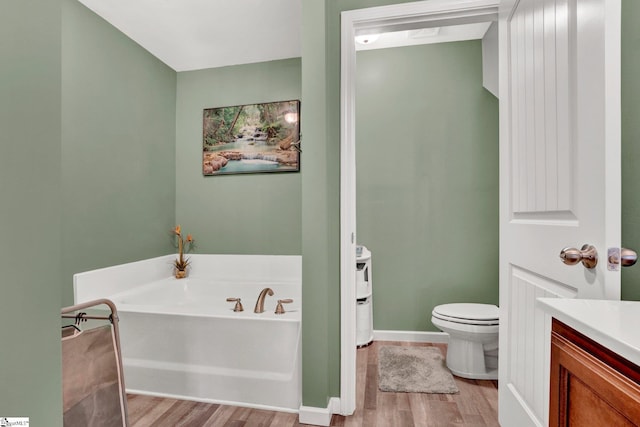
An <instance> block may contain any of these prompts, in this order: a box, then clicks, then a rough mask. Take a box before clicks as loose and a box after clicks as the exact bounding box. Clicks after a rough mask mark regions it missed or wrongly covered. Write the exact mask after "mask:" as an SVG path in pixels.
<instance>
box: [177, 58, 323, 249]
mask: <svg viewBox="0 0 640 427" xmlns="http://www.w3.org/2000/svg"><path fill="white" fill-rule="evenodd" d="M300 86H301V82H300V59H299V58H295V59H286V60H280V61H271V62H262V63H257V64H248V65H238V66H232V67H222V68H215V69H208V70H201V71H191V72H181V73H178V85H177V87H178V89H177V111H176V131H177V137H176V148H175V150H176V207H175V209H176V218H177V222H178V223H179V224H181V225H182V227H183V229H184V230H185V231H186V232H188V233H192V234H193V236H194V237H195V239H196V245H197V247H196V248H195V251H196V252H198V253H219V254H277V255H299V254H300V253H301V221H302V219H301V202H300V200H301V178H300V174H299V173H294V172H291V173H268V174H246V175H219V176H208V177H205V176H203V175H202V110H203V109H205V108H211V107H225V106H233V105H243V104H255V103H261V102H270V101H284V100H290V99H300V94H301V88H300ZM303 120H304V118H303ZM302 149H303V151H304V150H305V142H304V141H303V142H302ZM304 158H305V154H302V157H301V159H302V160H301V165H302V166H301V168H302V169H304V168H305V167H306V164H305V163H304ZM307 158H308V157H307ZM309 163H312V162H309Z"/></svg>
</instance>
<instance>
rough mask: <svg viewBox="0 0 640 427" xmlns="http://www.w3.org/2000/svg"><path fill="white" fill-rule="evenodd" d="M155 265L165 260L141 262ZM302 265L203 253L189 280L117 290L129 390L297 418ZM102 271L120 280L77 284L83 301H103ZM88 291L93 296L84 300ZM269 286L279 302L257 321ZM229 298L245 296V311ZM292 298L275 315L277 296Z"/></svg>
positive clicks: (272, 300) (293, 260)
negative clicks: (100, 291)
mask: <svg viewBox="0 0 640 427" xmlns="http://www.w3.org/2000/svg"><path fill="white" fill-rule="evenodd" d="M230 257H233V258H230ZM172 259H173V257H169V258H168V260H169V262H170V261H171V260H172ZM149 261H153V262H152V264H154V265H155V268H158V266H161V267H160V268H162V266H164V264H166V263H167V257H162V258H160V259H159V258H156V259H154V260H147V261H144V262H143V263H148V262H149ZM160 261H162V262H160ZM299 261H300V260H299V257H263V256H246V255H245V256H232V255H199V256H194V258H192V269H191V271H190V276H189V277H188V278H186V279H179V280H178V279H175V278H173V277H166V275H165V277H164V278H160V279H158V278H157V277H152V278H151V280H150V281H148V282H146V283H143V284H139V285H136V286H128V287H127V288H126V289H123V288H124V287H123V286H115V287H114V289H112V290H115V291H116V292H112V293H109V294H107V295H104V297H107V298H109V299H111V300H112V301H113V302H114V303H115V304H116V306H117V308H118V314H119V317H120V340H121V345H122V356H123V364H124V374H125V385H126V387H127V391H129V392H132V393H141V394H151V395H160V396H171V397H177V398H183V399H190V400H198V401H205V402H214V403H225V404H233V405H240V406H249V407H257V408H266V409H277V410H284V411H290V412H296V411H297V410H298V408H299V406H300V403H301V390H302V389H301V363H300V345H301V341H300V338H301V330H300V320H301V312H300V308H301V301H300V296H301V291H300V276H299V273H300V262H299ZM134 264H135V263H134ZM287 265H289V267H290V268H291V269H293V270H290V269H289V268H288V267H287ZM131 266H132V264H127V265H125V266H116V267H110V269H113V268H117V267H122V268H123V271H125V270H127V269H128V268H131ZM239 266H241V267H242V268H238V267H239ZM148 267H149V266H148V265H146V266H144V268H148ZM101 271H102V272H103V273H108V274H107V276H108V275H110V274H111V275H112V274H113V273H114V272H113V271H109V272H105V271H103V270H96V271H94V272H88V273H82V275H84V276H82V277H77V278H76V280H74V282H75V285H74V286H75V289H76V299H77V300H78V299H79V300H82V299H83V298H89V299H93V298H94V297H95V296H96V295H93V294H94V293H95V292H98V291H97V288H98V287H99V286H96V283H100V282H103V280H102V278H99V277H97V276H95V274H96V273H99V272H101ZM92 274H94V276H93V279H94V280H91V275H92ZM77 276H80V275H77ZM104 276H105V275H104V274H103V275H102V277H104ZM127 276H128V275H127ZM134 276H138V275H136V274H134ZM213 276H219V277H213ZM114 280H115V281H118V280H117V279H116V278H114V277H109V280H106V281H104V282H110V283H113V281H114ZM122 280H125V281H126V280H128V279H126V278H122ZM137 280H138V281H140V279H139V278H138V279H137ZM83 285H84V286H86V288H85V290H86V291H87V292H84V293H85V294H88V295H84V296H83V295H82V294H83V292H82V289H83V287H84V286H83ZM265 287H269V288H271V289H272V290H273V291H274V295H273V296H267V297H266V299H265V304H264V308H265V312H264V313H261V314H256V313H254V312H253V309H254V305H255V303H256V299H257V297H258V294H259V293H260V291H261V290H262V289H264V288H265ZM106 292H109V290H106ZM228 297H234V298H237V297H239V298H241V299H242V303H243V305H244V311H243V312H234V311H233V307H234V303H230V302H226V298H228ZM285 298H292V299H293V300H294V302H293V303H291V304H285V306H284V307H285V310H286V313H285V314H282V315H276V314H275V313H274V311H275V307H276V302H277V299H285ZM77 302H81V301H77Z"/></svg>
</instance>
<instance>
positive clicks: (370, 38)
mask: <svg viewBox="0 0 640 427" xmlns="http://www.w3.org/2000/svg"><path fill="white" fill-rule="evenodd" d="M379 37H380V34H365V35H362V36H356V43H359V44H371V43H374V42H375V41H376V40H378V38H379Z"/></svg>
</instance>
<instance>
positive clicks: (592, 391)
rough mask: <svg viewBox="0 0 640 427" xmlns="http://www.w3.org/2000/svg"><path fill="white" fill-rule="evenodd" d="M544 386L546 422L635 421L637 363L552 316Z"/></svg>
mask: <svg viewBox="0 0 640 427" xmlns="http://www.w3.org/2000/svg"><path fill="white" fill-rule="evenodd" d="M629 327H630V328H637V327H638V326H637V325H629ZM550 386H551V390H550V404H549V426H554V427H555V426H563V427H566V426H573V427H600V426H602V427H605V426H606V427H617V426H640V367H638V365H635V364H634V363H631V362H629V361H628V360H626V359H624V358H622V357H620V356H619V355H617V354H616V353H614V352H612V351H610V350H608V349H607V348H605V347H603V346H602V345H600V344H598V343H596V342H595V341H593V340H591V339H590V338H588V337H586V336H584V335H583V334H581V333H579V332H577V331H576V330H574V329H572V328H570V327H569V326H567V325H565V324H564V323H562V322H560V321H558V320H556V319H553V324H552V333H551V381H550Z"/></svg>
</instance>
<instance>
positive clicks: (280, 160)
mask: <svg viewBox="0 0 640 427" xmlns="http://www.w3.org/2000/svg"><path fill="white" fill-rule="evenodd" d="M300 152H301V151H300V101H298V100H293V101H279V102H269V103H263V104H247V105H237V106H233V107H218V108H205V109H204V110H203V113H202V174H203V175H204V176H215V175H229V174H245V173H266V172H299V171H300Z"/></svg>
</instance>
